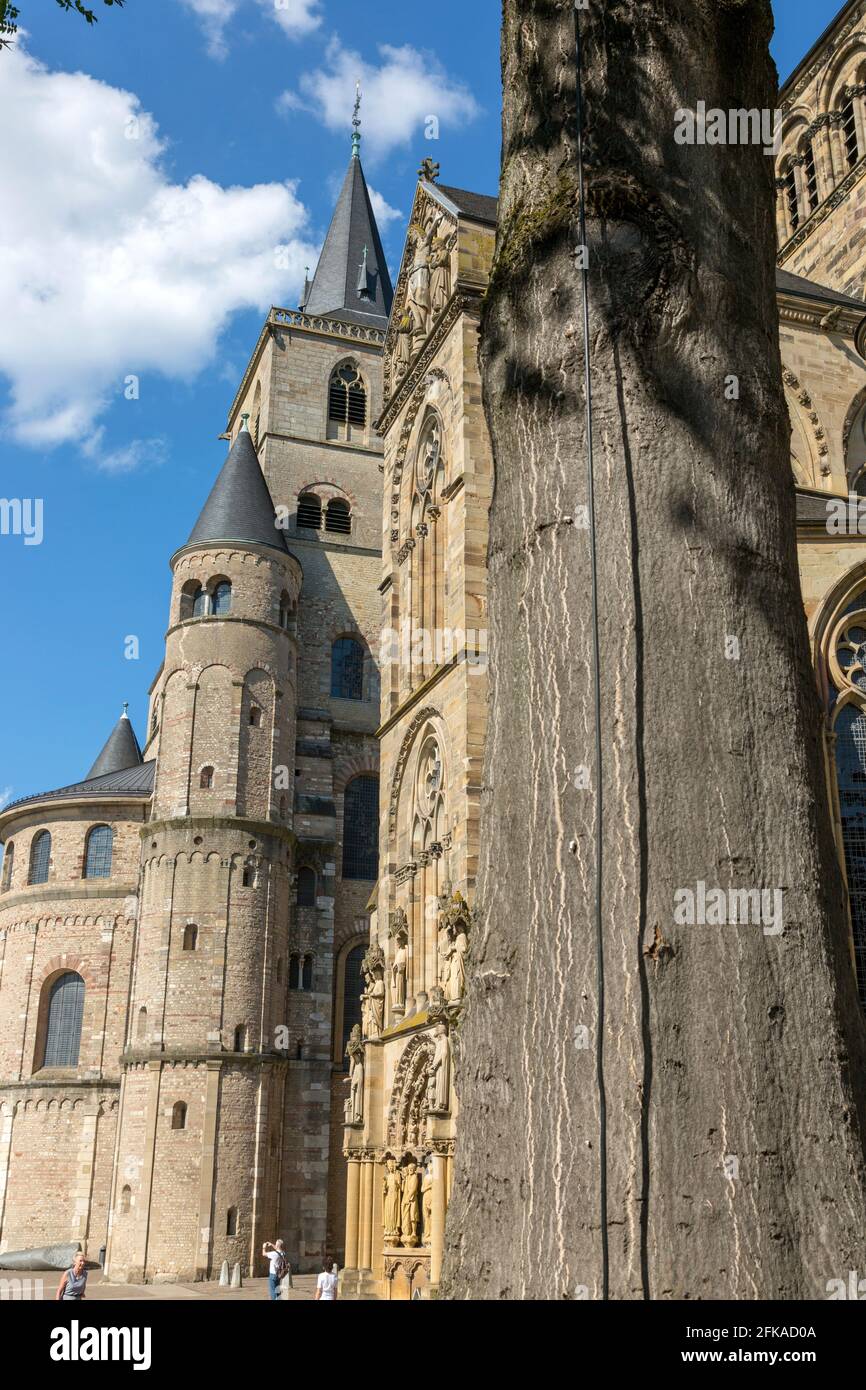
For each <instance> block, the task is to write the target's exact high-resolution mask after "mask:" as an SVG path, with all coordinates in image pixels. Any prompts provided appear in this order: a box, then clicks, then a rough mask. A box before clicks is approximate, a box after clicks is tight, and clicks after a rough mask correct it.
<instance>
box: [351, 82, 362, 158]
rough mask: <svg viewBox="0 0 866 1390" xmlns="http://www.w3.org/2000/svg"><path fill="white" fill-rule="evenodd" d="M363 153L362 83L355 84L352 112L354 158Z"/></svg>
mask: <svg viewBox="0 0 866 1390" xmlns="http://www.w3.org/2000/svg"><path fill="white" fill-rule="evenodd" d="M360 153H361V82H360V79H359V80H358V81H357V82H356V83H355V110H354V111H353V112H352V158H353V159H358V157H359V156H360Z"/></svg>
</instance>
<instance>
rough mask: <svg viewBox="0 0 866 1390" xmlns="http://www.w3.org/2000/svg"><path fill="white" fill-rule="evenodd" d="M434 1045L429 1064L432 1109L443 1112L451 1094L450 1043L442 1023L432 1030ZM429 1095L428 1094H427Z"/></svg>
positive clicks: (446, 1107)
mask: <svg viewBox="0 0 866 1390" xmlns="http://www.w3.org/2000/svg"><path fill="white" fill-rule="evenodd" d="M433 1037H434V1038H435V1043H434V1047H433V1058H432V1061H431V1062H430V1078H431V1081H432V1086H431V1088H430V1089H431V1091H432V1098H433V1105H432V1107H431V1108H432V1109H433V1110H437V1111H444V1110H447V1109H448V1101H449V1098H450V1094H451V1042H450V1040H449V1037H448V1029H447V1028H446V1026H445V1024H444V1023H437V1024H436V1027H435V1028H434V1029H433ZM428 1094H429V1092H428Z"/></svg>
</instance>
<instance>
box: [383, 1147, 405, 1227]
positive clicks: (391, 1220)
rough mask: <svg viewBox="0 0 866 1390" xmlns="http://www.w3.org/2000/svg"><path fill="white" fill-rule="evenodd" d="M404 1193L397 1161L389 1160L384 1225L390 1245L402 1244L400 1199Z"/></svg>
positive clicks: (386, 1168) (385, 1190) (384, 1187)
mask: <svg viewBox="0 0 866 1390" xmlns="http://www.w3.org/2000/svg"><path fill="white" fill-rule="evenodd" d="M402 1191H403V1177H402V1174H401V1172H400V1170H399V1168H398V1167H397V1160H396V1159H395V1158H389V1159H388V1160H387V1161H386V1163H385V1181H384V1184H383V1192H384V1197H385V1209H384V1212H383V1225H384V1227H385V1239H386V1240H387V1241H388V1243H389V1245H399V1244H400V1198H401V1196H402Z"/></svg>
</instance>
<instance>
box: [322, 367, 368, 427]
mask: <svg viewBox="0 0 866 1390" xmlns="http://www.w3.org/2000/svg"><path fill="white" fill-rule="evenodd" d="M366 425H367V389H366V387H365V385H364V382H363V379H362V377H361V374H360V372H359V371H358V368H357V367H356V366H355V364H354V362H344V363H343V365H342V366H341V367H337V368H335V370H334V371H333V372H332V373H331V379H330V381H329V383H328V438H329V439H355V438H357V436H358V435H362V434H364V432H365V429H366Z"/></svg>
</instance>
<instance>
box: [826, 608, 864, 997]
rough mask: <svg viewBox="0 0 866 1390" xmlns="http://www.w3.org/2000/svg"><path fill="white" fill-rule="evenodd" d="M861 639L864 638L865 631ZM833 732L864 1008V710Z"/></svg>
mask: <svg viewBox="0 0 866 1390" xmlns="http://www.w3.org/2000/svg"><path fill="white" fill-rule="evenodd" d="M864 602H866V599H864ZM852 632H853V634H854V637H855V639H856V637H857V636H859V635H860V634H859V630H856V629H852ZM863 639H864V641H866V631H863ZM834 733H835V735H836V742H835V748H836V778H837V782H838V785H839V807H840V810H841V813H842V842H843V844H844V847H845V867H846V869H847V874H848V894H849V902H850V905H851V927H852V930H853V934H854V962H855V965H856V968H857V986H858V989H859V991H860V1001H861V1003H862V1004H863V1007H864V1009H866V712H864V711H863V710H860V709H858V708H857V707H856V706H855V705H846V706H845V708H844V709H843V710H842V711H841V713H840V714H839V717H838V719H837V720H836V723H835V725H834Z"/></svg>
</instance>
